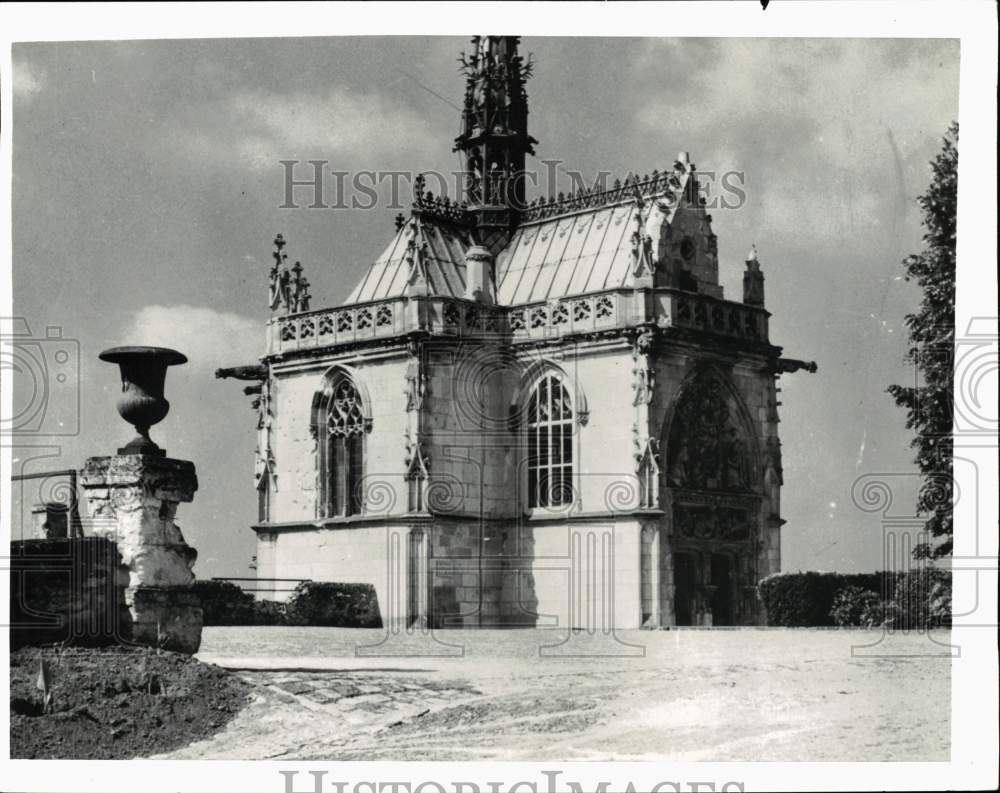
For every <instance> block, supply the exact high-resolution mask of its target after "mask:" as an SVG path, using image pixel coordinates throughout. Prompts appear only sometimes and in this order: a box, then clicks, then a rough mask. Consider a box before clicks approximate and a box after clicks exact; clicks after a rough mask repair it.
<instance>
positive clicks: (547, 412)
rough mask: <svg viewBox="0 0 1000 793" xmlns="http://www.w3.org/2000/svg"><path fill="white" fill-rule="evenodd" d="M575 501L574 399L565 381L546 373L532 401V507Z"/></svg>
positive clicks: (530, 416)
mask: <svg viewBox="0 0 1000 793" xmlns="http://www.w3.org/2000/svg"><path fill="white" fill-rule="evenodd" d="M572 501H573V401H572V399H570V395H569V391H567V390H566V386H565V385H564V384H563V382H562V380H561V379H560V378H559V377H557V376H556V375H552V374H548V375H545V376H544V377H543V378H542V379H541V380H540V381H539V382H538V384H537V385H536V386H535V388H534V390H533V391H532V392H531V397H530V398H529V400H528V506H529V507H531V508H532V509H534V508H535V507H560V506H565V505H568V504H571V503H572Z"/></svg>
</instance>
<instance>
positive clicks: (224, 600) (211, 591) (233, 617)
mask: <svg viewBox="0 0 1000 793" xmlns="http://www.w3.org/2000/svg"><path fill="white" fill-rule="evenodd" d="M194 591H195V592H196V593H197V595H198V598H199V599H200V600H201V610H202V614H203V619H204V622H203V624H204V625H281V624H282V623H283V622H284V609H283V606H282V604H280V603H274V602H272V601H269V600H256V599H254V596H253V595H252V594H250V593H249V592H244V591H243V590H242V589H241V588H240V587H238V586H237V585H236V584H233V583H231V582H229V581H195V582H194Z"/></svg>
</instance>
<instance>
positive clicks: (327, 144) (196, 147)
mask: <svg viewBox="0 0 1000 793" xmlns="http://www.w3.org/2000/svg"><path fill="white" fill-rule="evenodd" d="M213 114H215V115H217V116H218V118H219V120H218V121H217V122H216V123H214V124H213V125H212V126H211V127H210V128H207V129H206V126H205V125H204V122H203V121H202V123H199V124H198V125H197V126H198V128H200V131H199V132H198V133H197V134H192V133H190V132H189V131H181V133H180V140H181V141H182V142H184V143H185V144H186V146H187V148H188V149H189V151H192V152H195V153H197V154H199V155H202V156H206V157H213V158H217V159H219V161H221V162H232V159H233V158H234V157H235V159H236V160H237V161H238V162H239V164H240V166H241V167H246V168H250V169H252V170H255V171H262V170H265V169H268V168H274V167H276V165H277V163H278V162H279V161H280V160H285V159H311V158H319V159H328V160H330V161H331V167H333V168H336V167H337V161H338V160H340V161H341V162H343V161H346V160H351V161H355V162H357V161H358V160H359V158H360V159H361V161H363V162H365V163H368V165H366V166H365V167H371V168H376V167H382V166H384V165H385V163H386V162H387V161H391V160H392V159H393V158H395V157H398V156H399V153H400V151H401V150H405V152H406V155H407V158H408V160H410V161H412V159H413V157H414V156H416V157H417V158H418V159H419V157H420V156H424V155H429V154H432V153H434V152H435V151H436V149H437V148H438V147H439V145H440V140H438V136H436V135H434V134H432V131H431V130H429V129H428V126H427V122H426V120H425V119H424V118H422V117H421V116H420V115H419V114H417V113H416V112H414V111H413V110H411V109H409V108H406V107H402V106H400V105H399V104H398V103H396V102H392V101H389V100H388V99H386V98H384V97H382V96H380V95H379V94H378V93H377V92H375V91H366V92H365V93H364V94H363V95H362V94H356V93H353V92H351V91H350V90H348V89H346V88H343V87H339V86H333V87H331V88H329V89H327V90H326V91H325V92H323V93H319V94H314V93H307V92H302V91H299V92H292V93H288V94H274V93H266V92H261V91H253V90H244V91H241V92H239V93H237V94H235V95H234V96H232V97H230V98H228V99H227V100H226V101H225V102H224V103H223V105H222V107H221V113H220V108H218V107H215V108H213V109H212V111H211V112H210V113H209V112H208V111H206V113H205V116H204V118H211V117H212V115H213ZM233 130H238V131H239V132H238V133H237V134H236V135H235V136H234V135H233ZM170 134H171V136H173V135H176V134H177V130H173V131H171V133H170Z"/></svg>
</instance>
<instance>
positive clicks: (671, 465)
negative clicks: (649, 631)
mask: <svg viewBox="0 0 1000 793" xmlns="http://www.w3.org/2000/svg"><path fill="white" fill-rule="evenodd" d="M751 428H752V424H751V423H750V421H749V420H748V418H747V416H746V411H745V410H744V408H743V406H742V403H741V402H740V400H739V397H738V396H737V395H736V392H735V390H734V389H733V388H732V386H731V385H730V383H729V382H728V380H727V379H726V377H725V376H724V375H723V374H722V373H720V372H719V371H718V370H716V369H715V368H712V367H706V368H703V369H701V370H700V371H699V372H698V373H697V374H695V375H694V376H692V377H691V378H690V379H689V380H688V382H687V383H686V384H685V385H684V386H683V387H682V388H681V391H680V394H679V396H678V399H677V402H676V405H675V407H674V410H673V413H672V418H671V421H670V425H669V427H668V428H667V431H666V433H665V438H664V442H663V446H664V450H665V455H664V456H665V458H666V463H667V464H666V468H665V475H664V491H665V492H664V499H663V503H664V505H665V508H666V509H667V510H668V511H669V519H670V522H671V526H672V531H671V532H670V546H671V547H670V550H671V552H672V556H673V560H674V561H673V592H674V604H673V606H674V609H673V611H674V620H675V624H677V625H739V624H752V623H754V622H755V621H756V613H755V611H756V610H755V608H754V607H753V603H754V600H753V598H752V597H748V593H750V592H751V590H752V588H753V587H754V586H755V585H756V569H757V560H756V543H757V538H758V536H759V534H760V531H759V524H760V506H761V500H762V497H761V487H760V482H759V481H758V480H759V478H760V477H759V470H760V466H759V465H758V463H757V445H756V441H755V439H754V436H753V431H752V429H751Z"/></svg>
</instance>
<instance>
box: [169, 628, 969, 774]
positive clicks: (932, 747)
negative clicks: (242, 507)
mask: <svg viewBox="0 0 1000 793" xmlns="http://www.w3.org/2000/svg"><path fill="white" fill-rule="evenodd" d="M384 639H385V637H384V636H383V635H382V634H381V632H379V631H358V630H355V631H350V630H341V629H334V628H283V627H268V628H206V629H205V633H204V638H203V643H202V652H201V653H199V658H200V659H201V660H204V661H207V662H210V663H220V664H221V665H223V666H226V667H228V668H236V669H238V670H239V674H240V675H241V676H242V677H243V678H244V679H245V680H247V681H248V682H250V683H251V684H253V686H254V692H255V700H254V702H253V703H252V704H251V705H250V706H249V707H247V708H246V709H244V711H243V712H242V713H240V714H239V715H238V716H237V717H236V718H235V719H234V720H233V721H232V722H230V724H229V726H228V728H227V729H225V730H224V731H222V732H221V733H219V734H217V735H216V736H214V737H213V738H212V739H210V740H207V741H202V742H200V743H197V744H193V745H191V746H188V747H186V748H184V749H181V750H179V751H176V752H173V753H171V754H169V755H165V756H167V757H172V758H183V759H197V758H219V759H304V760H320V759H336V760H376V759H383V760H480V759H496V760H539V761H541V760H556V759H561V760H663V759H669V760H674V761H687V760H732V761H739V760H743V761H754V760H757V761H765V760H769V761H794V760H814V761H824V760H853V761H879V760H880V761H885V760H922V761H930V760H947V759H948V757H949V741H950V732H951V729H950V708H949V702H950V687H951V677H950V675H951V659H950V657H949V653H948V649H947V643H948V641H949V634H948V632H946V631H942V632H935V633H934V634H932V635H931V636H927V635H919V634H913V635H895V636H891V637H883V636H881V634H880V633H879V632H867V631H821V630H815V631H814V630H781V629H768V630H759V629H739V630H718V629H717V630H710V631H701V630H680V631H669V632H666V631H665V632H634V633H626V634H622V635H620V636H619V637H618V641H615V640H614V639H612V638H602V637H597V638H589V637H581V636H580V635H574V636H573V637H572V639H571V640H570V641H567V640H566V639H567V637H566V635H565V633H560V632H555V631H447V632H440V633H437V634H435V637H434V638H430V637H423V638H422V639H421V637H416V638H411V639H409V640H407V641H399V642H397V641H390V642H385V641H384ZM435 639H439V640H440V641H435ZM379 642H383V643H382V644H381V645H379V644H378V643H379ZM442 642H443V643H442ZM376 645H377V650H373V649H372V647H373V646H376ZM863 645H868V647H863ZM421 652H422V653H423V655H421V654H420V653H421ZM378 653H381V654H378Z"/></svg>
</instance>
